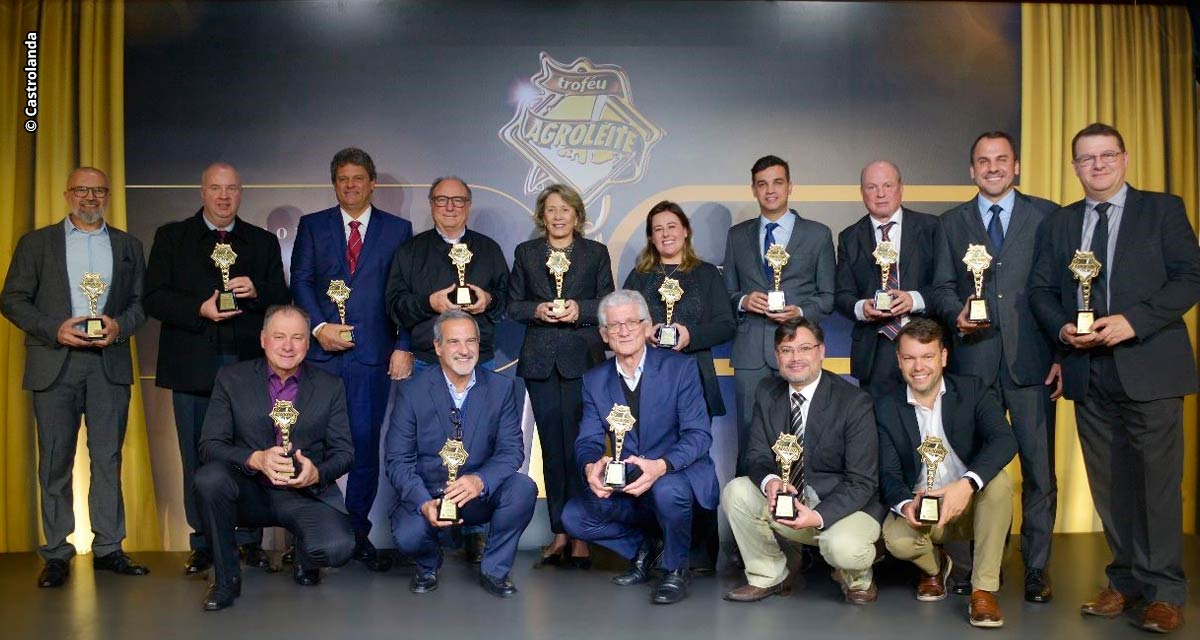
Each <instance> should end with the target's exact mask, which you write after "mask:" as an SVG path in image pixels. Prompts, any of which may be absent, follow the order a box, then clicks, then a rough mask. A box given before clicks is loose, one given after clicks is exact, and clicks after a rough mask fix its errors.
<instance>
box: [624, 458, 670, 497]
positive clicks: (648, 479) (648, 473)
mask: <svg viewBox="0 0 1200 640" xmlns="http://www.w3.org/2000/svg"><path fill="white" fill-rule="evenodd" d="M625 462H628V463H629V464H632V465H635V466H636V467H637V468H639V469H641V470H642V475H641V476H638V479H637V480H634V481H633V482H631V483H629V485H628V486H626V487H625V488H624V489H623V491H624V492H625V493H627V494H629V495H631V496H635V497H636V496H640V495H642V494H643V493H646V492H647V491H649V490H650V487H653V486H654V483H655V482H657V481H658V479H659V478H661V477H663V476H665V475H666V474H667V461H666V460H662V459H659V460H647V459H645V458H643V457H641V456H629V457H628V458H625Z"/></svg>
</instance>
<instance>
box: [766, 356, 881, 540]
mask: <svg viewBox="0 0 1200 640" xmlns="http://www.w3.org/2000/svg"><path fill="white" fill-rule="evenodd" d="M790 386H791V385H789V384H788V383H787V381H786V380H784V379H783V378H780V377H779V376H771V377H769V378H766V379H765V380H763V381H762V382H760V383H759V385H758V388H757V389H756V390H755V392H754V417H753V418H752V419H751V422H750V443H749V445H748V446H747V451H746V469H747V471H748V474H749V476H750V479H751V480H752V481H753V482H754V484H755V486H760V485H762V481H763V478H765V477H767V476H768V475H770V474H776V475H778V474H779V463H778V462H776V461H775V452H774V451H771V447H772V446H773V445H774V444H775V440H776V438H778V437H779V434H780V433H783V430H784V429H785V428H788V427H790V426H791V405H790V403H791V400H790V399H789V397H788V396H789V388H790ZM810 402H811V403H812V404H811V405H810V408H809V410H808V421H807V422H806V423H805V427H804V479H805V483H806V484H809V485H811V486H812V488H813V489H814V490H816V492H817V496H818V497H819V498H820V499H821V503H820V504H818V505H817V506H816V508H815V509H814V511H816V512H817V513H819V514H821V518H822V519H823V520H824V521H825V528H829V527H830V526H832V525H833V524H834V523H835V522H837V521H838V520H841V519H842V518H845V517H846V516H848V515H850V514H852V513H854V512H855V511H863V512H866V513H867V514H869V515H870V516H872V517H874V518H875V519H876V520H882V519H883V515H884V510H883V505H881V504H879V499H878V497H877V496H878V492H877V489H878V486H879V440H878V436H877V435H876V433H875V415H874V413H873V412H872V410H871V397H870V396H868V395H867V392H865V391H863V390H862V389H859V388H858V387H856V386H854V385H852V384H850V383H849V382H846V381H845V380H843V379H842V378H841V377H840V376H838V375H837V374H836V373H830V372H829V371H822V372H821V381H820V382H819V383H817V390H816V392H815V393H814V394H813V398H812V400H811V401H810Z"/></svg>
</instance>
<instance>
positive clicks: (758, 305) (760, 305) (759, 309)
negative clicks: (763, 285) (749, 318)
mask: <svg viewBox="0 0 1200 640" xmlns="http://www.w3.org/2000/svg"><path fill="white" fill-rule="evenodd" d="M742 311H745V312H746V313H757V314H759V315H767V294H766V293H764V292H762V291H752V292H750V293H748V294H746V297H745V298H743V299H742Z"/></svg>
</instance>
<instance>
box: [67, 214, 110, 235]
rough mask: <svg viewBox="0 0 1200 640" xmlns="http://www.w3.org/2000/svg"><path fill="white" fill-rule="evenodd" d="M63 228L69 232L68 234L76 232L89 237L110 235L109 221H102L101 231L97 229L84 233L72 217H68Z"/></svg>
mask: <svg viewBox="0 0 1200 640" xmlns="http://www.w3.org/2000/svg"><path fill="white" fill-rule="evenodd" d="M63 228H64V229H66V230H67V233H68V234H70V233H72V232H75V233H82V234H84V235H89V236H97V235H105V236H106V235H108V221H107V220H104V219H101V221H100V228H99V229H96V230H95V231H84V230H83V229H80V228H79V227H77V226H75V223H74V222H72V221H71V216H69V215H68V216H66V217H65V218H63Z"/></svg>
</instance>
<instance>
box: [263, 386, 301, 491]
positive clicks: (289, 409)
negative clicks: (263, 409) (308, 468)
mask: <svg viewBox="0 0 1200 640" xmlns="http://www.w3.org/2000/svg"><path fill="white" fill-rule="evenodd" d="M269 415H270V417H271V421H272V422H274V423H275V428H276V429H279V446H281V447H283V450H284V451H286V452H287V453H286V455H287V456H288V458H289V459H290V460H291V461H292V468H291V470H290V471H284V472H282V473H280V475H282V476H284V477H285V478H295V477H296V475H297V474H298V473H300V469H299V468H298V466H299V464H300V463H299V462H298V461H297V460H296V459H295V458H293V457H292V427H294V426H296V421H297V420H299V419H300V412H299V411H296V407H295V406H293V405H292V403H291V401H288V400H276V401H275V406H274V407H271V413H270V414H269Z"/></svg>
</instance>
